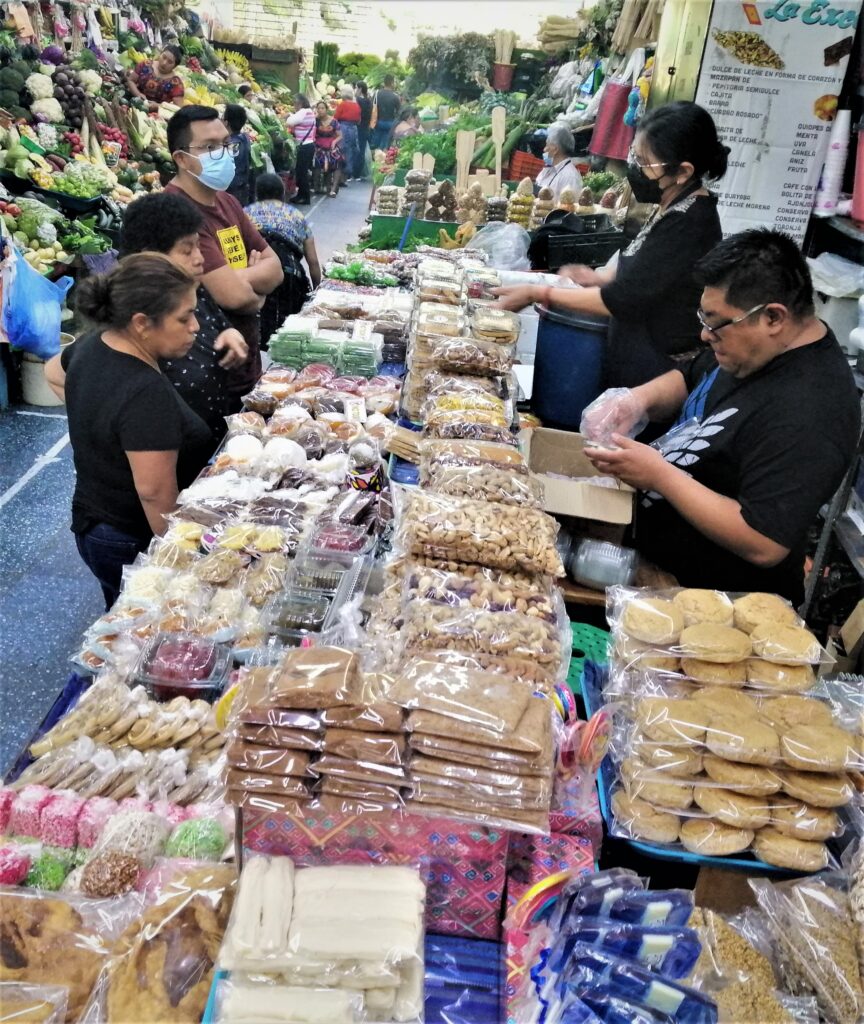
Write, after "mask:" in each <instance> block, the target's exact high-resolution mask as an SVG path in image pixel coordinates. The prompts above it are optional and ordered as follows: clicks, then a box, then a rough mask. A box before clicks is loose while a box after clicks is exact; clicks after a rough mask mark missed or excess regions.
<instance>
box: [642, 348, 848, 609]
mask: <svg viewBox="0 0 864 1024" xmlns="http://www.w3.org/2000/svg"><path fill="white" fill-rule="evenodd" d="M682 372H684V376H685V379H686V381H687V385H688V389H689V391H690V394H689V397H688V399H687V401H686V403H685V405H684V408H683V409H682V412H681V415H680V417H679V420H678V423H679V424H681V423H686V422H687V421H692V420H693V419H695V420H697V421H698V424H699V425H698V427H697V426H695V425H694V428H693V430H690V431H687V432H686V434H685V436H684V439H683V440H682V441H681V443H680V444H679V445H677V446H676V449H675V450H673V451H668V452H667V454H666V459H667V461H668V462H672V463H674V464H675V465H676V466H679V467H680V468H681V469H683V470H686V472H688V473H689V474H690V475H691V476H692V477H693V478H694V479H695V480H698V481H699V483H702V484H704V485H705V486H706V487H709V488H710V489H711V490H712V491H716V492H718V493H719V494H723V495H725V496H727V497H730V498H734V499H735V500H736V501H737V502H738V503H739V504H740V505H741V514H742V516H743V518H744V520H745V522H746V523H747V524H748V526H750V527H752V528H753V529H754V530H757V531H758V532H759V533H761V534H763V535H764V536H766V537H768V538H770V539H771V540H773V541H775V542H776V543H778V544H780V545H782V546H783V547H786V548H789V555H788V556H787V557H786V558H785V559H784V560H783V561H782V562H781V563H780V564H779V565H776V566H774V567H772V568H760V567H758V566H755V565H752V564H751V563H749V562H747V561H745V560H744V559H743V558H739V557H738V556H737V555H734V554H733V553H732V552H731V551H728V550H726V549H725V548H722V547H720V546H719V545H717V544H715V543H713V542H712V541H711V540H709V539H708V538H707V537H705V536H704V534H702V533H700V532H699V531H698V530H697V529H695V527H693V526H691V525H690V524H689V523H688V522H687V521H686V520H685V519H684V518H683V517H682V516H681V515H679V513H678V512H677V511H676V510H675V509H674V508H673V507H672V506H671V505H670V504H669V502H667V501H666V500H665V499H664V498H662V497H660V496H659V495H657V494H652V493H647V494H645V493H640V494H639V496H638V505H637V509H638V511H637V519H636V533H635V537H636V544H637V547H638V548H639V549H640V551H641V552H642V553H643V554H644V555H645V556H646V557H647V558H649V559H651V560H652V561H653V562H656V564H657V565H659V566H660V567H661V568H663V569H665V570H667V571H668V572H671V573H672V574H673V575H675V576H676V577H677V579H678V581H679V582H680V583H681V584H682V585H683V586H688V587H693V586H695V587H711V588H716V589H718V590H728V591H750V590H758V591H765V592H769V593H775V594H781V595H782V596H784V597H786V598H788V599H789V600H791V601H792V602H793V603H794V604H799V603H800V602H801V600H802V599H803V575H804V568H803V566H804V547H805V541H806V534H807V530H808V528H809V526H810V524H811V523H812V522H813V520H814V519H815V517H816V513H817V512H818V510H819V508H820V507H821V506H822V505H823V504H824V503H825V502H826V501H828V500H829V499H830V498H831V496H832V494H833V493H834V491H835V490H836V488H837V487H838V486H839V484H840V482H841V480H842V478H843V475H844V473H845V471H846V469H847V468H848V466H849V465H850V463H851V460H852V458H853V457H854V454H855V451H856V446H857V441H858V430H859V424H860V408H859V400H858V393H857V390H856V388H855V383H854V380H853V378H852V373H851V371H850V369H849V366H848V364H847V362H846V358H845V356H844V355H843V353H842V351H841V349H840V346H839V345H838V344H837V339H836V338H835V336H834V334H833V332H832V331H831V330H830V328H826V334H825V337H824V338H822V339H821V340H819V341H816V342H813V343H812V344H809V345H805V346H803V347H802V348H797V349H792V350H791V351H789V352H785V353H783V354H782V355H780V356H778V357H777V358H776V359H773V360H772V361H771V362H770V363H768V365H767V366H765V367H763V368H762V369H761V370H758V371H757V372H756V373H754V374H751V375H750V376H749V377H746V378H744V379H743V380H738V379H736V378H735V377H733V376H732V375H731V374H729V373H727V372H725V371H724V370H722V369H720V368H719V367H717V365H716V363H714V357H713V354H712V353H710V352H709V353H706V354H705V355H700V356H698V357H697V358H696V359H695V360H693V362H692V363H691V364H689V366H687V367H686V368H683V369H682Z"/></svg>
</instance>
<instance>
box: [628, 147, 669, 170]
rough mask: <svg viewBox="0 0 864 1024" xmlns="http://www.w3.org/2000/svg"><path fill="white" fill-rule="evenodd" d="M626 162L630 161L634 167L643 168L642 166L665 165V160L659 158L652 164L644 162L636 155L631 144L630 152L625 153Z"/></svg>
mask: <svg viewBox="0 0 864 1024" xmlns="http://www.w3.org/2000/svg"><path fill="white" fill-rule="evenodd" d="M627 162H628V163H630V164H633V165H634V166H635V167H643V168H644V167H665V166H666V161H665V160H661V161H659V162H657V163H653V164H649V163H645V162H644V161H643V160H640V159H639V157H638V156H637V155H636V150H635V149H634V148H633V147H632V146H631V147H630V152H629V153H628V154H627Z"/></svg>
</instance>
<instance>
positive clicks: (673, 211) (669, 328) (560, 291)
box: [497, 101, 729, 387]
mask: <svg viewBox="0 0 864 1024" xmlns="http://www.w3.org/2000/svg"><path fill="white" fill-rule="evenodd" d="M728 154H729V149H728V147H727V146H724V145H723V144H722V143H721V142H720V140H719V138H718V137H717V129H716V127H715V125H714V121H713V120H712V118H711V115H710V114H709V113H708V112H707V111H706V110H704V109H703V108H702V107H700V106H698V105H697V104H695V103H689V102H684V101H681V102H676V103H669V104H667V105H666V106H663V107H659V108H658V109H657V110H654V111H652V112H651V113H650V114H648V115H647V116H646V117H645V119H644V120H643V121H642V123H641V124H640V125H639V129H638V131H637V132H636V138H635V140H634V143H633V148H632V150H631V152H630V159H629V161H628V164H627V180H628V181H629V183H630V186H631V188H632V189H633V196H634V198H635V199H636V200H637V201H638V202H641V203H656V204H657V205H656V208H655V209H654V211H653V212H652V214H651V215H650V217H649V218H648V221H647V222H646V224H645V226H644V227H643V228H642V230H641V231H640V232H639V234H638V236H637V237H636V238H635V239H634V240H633V241H632V242H631V243H630V245H629V246H628V247H627V248H626V249H625V250H624V251H623V252H622V253H621V254H620V256H619V258H618V262H617V264H616V265H615V266H613V267H608V268H601V269H600V270H592V269H591V268H590V267H583V266H570V267H564V268H562V270H561V273H562V274H563V275H564V276H566V277H569V278H570V279H571V280H573V281H575V282H576V283H577V284H580V285H583V287H582V288H579V289H575V288H573V289H568V288H550V287H547V286H544V285H518V286H515V287H511V288H501V289H499V290H498V293H497V294H498V296H499V305H501V306H503V307H504V308H505V309H512V310H518V309H522V308H523V307H524V306H527V305H529V304H530V303H532V302H538V301H539V302H541V303H543V304H544V305H546V306H554V307H556V308H558V309H561V310H572V311H573V312H576V313H590V314H593V315H596V316H608V317H610V320H609V335H608V342H607V352H606V362H605V374H604V383H605V386H606V387H636V386H637V385H639V384H644V383H645V382H646V381H648V380H652V379H653V378H654V377H656V376H658V375H659V374H661V373H665V372H666V371H668V370H670V369H672V368H673V367H674V366H675V365H676V363H677V362H679V361H680V360H681V359H686V358H690V357H692V356H693V355H694V354H695V353H697V352H698V351H700V350H701V349H702V348H703V347H704V346H703V343H702V342H701V341H700V328H699V322H698V320H697V319H696V310H697V308H698V306H699V295H700V289H699V286H698V285H697V284H696V281H695V280H694V278H693V273H692V271H693V266H694V264H695V263H696V262H697V260H699V259H700V258H701V257H702V256H704V255H705V254H706V253H707V252H709V250H711V249H712V248H713V247H714V246H715V245H716V244H717V243H718V242H719V241H720V239H721V237H722V232H721V230H720V218H719V217H718V215H717V199H716V197H715V196H713V195H712V194H711V193H710V192H709V191H708V189H707V188H706V187H705V185H704V182H703V179H705V178H708V179H712V180H717V179H718V178H721V177H722V176H723V175H724V174H725V172H726V162H727V157H728Z"/></svg>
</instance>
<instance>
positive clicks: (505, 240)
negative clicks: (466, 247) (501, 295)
mask: <svg viewBox="0 0 864 1024" xmlns="http://www.w3.org/2000/svg"><path fill="white" fill-rule="evenodd" d="M530 244H531V236H530V235H529V234H528V232H527V231H526V230H525V229H524V228H522V227H519V225H518V224H499V223H492V224H487V225H486V226H485V227H482V228H481V229H480V230H479V231H478V232H477V234H476V235H475V236H474V237H473V238H472V239H471V245H472V247H473V248H475V249H479V250H480V251H481V252H483V253H484V254H485V255H486V256H487V258H488V260H489V266H490V267H494V268H495V269H496V270H530V269H531V262H530V260H529V259H528V246H529V245H530Z"/></svg>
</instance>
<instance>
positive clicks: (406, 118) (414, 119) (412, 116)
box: [390, 107, 420, 146]
mask: <svg viewBox="0 0 864 1024" xmlns="http://www.w3.org/2000/svg"><path fill="white" fill-rule="evenodd" d="M419 133H420V114H419V111H418V110H417V108H416V107H406V108H405V109H404V110H403V111H402V113H401V114H400V115H399V123H398V124H397V125H396V127H395V128H394V129H393V134H392V135H391V137H390V143H392V145H394V146H398V145H399V143H400V142H401V141H402V140H403V139H407V138H408V136H409V135H418V134H419Z"/></svg>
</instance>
